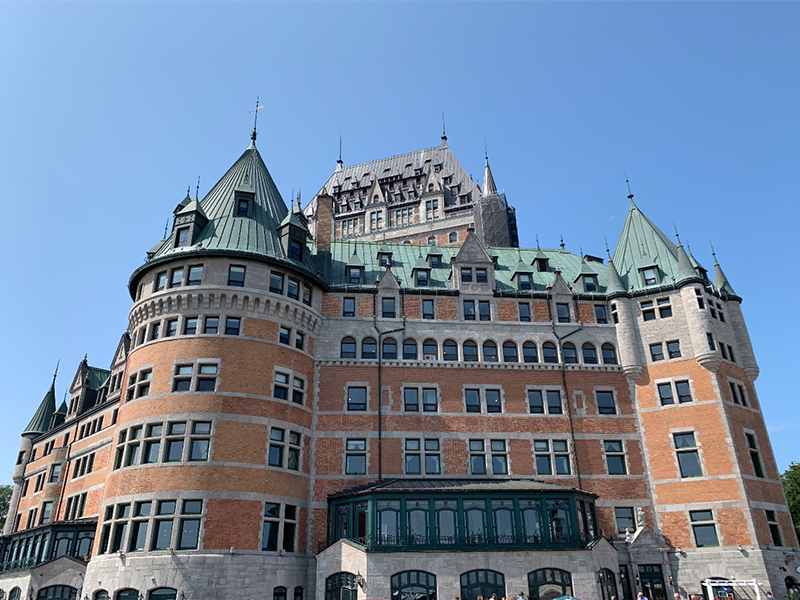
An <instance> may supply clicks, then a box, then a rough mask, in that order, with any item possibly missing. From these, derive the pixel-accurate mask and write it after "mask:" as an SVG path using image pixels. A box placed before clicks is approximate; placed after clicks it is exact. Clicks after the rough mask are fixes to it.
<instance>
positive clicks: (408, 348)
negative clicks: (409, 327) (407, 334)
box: [403, 338, 417, 360]
mask: <svg viewBox="0 0 800 600" xmlns="http://www.w3.org/2000/svg"><path fill="white" fill-rule="evenodd" d="M403 359H404V360H417V340H415V339H414V338H406V339H404V340H403Z"/></svg>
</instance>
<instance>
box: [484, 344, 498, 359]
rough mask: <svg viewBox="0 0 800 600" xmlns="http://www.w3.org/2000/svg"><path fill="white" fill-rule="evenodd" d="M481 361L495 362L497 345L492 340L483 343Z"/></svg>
mask: <svg viewBox="0 0 800 600" xmlns="http://www.w3.org/2000/svg"><path fill="white" fill-rule="evenodd" d="M483 360H484V361H486V362H497V344H495V343H494V342H493V341H492V340H488V341H486V342H483Z"/></svg>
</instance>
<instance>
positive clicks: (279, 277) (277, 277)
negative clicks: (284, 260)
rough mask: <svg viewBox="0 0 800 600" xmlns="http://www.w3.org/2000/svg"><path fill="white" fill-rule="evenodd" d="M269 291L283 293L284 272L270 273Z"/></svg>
mask: <svg viewBox="0 0 800 600" xmlns="http://www.w3.org/2000/svg"><path fill="white" fill-rule="evenodd" d="M269 291H270V292H272V293H273V294H283V274H281V273H270V276H269Z"/></svg>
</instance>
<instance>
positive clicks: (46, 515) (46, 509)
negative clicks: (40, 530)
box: [39, 502, 53, 525]
mask: <svg viewBox="0 0 800 600" xmlns="http://www.w3.org/2000/svg"><path fill="white" fill-rule="evenodd" d="M52 515H53V503H52V502H44V503H43V504H42V518H41V520H40V521H39V525H44V524H45V523H49V522H50V518H51V517H52Z"/></svg>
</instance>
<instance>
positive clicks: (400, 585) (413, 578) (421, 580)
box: [391, 571, 436, 600]
mask: <svg viewBox="0 0 800 600" xmlns="http://www.w3.org/2000/svg"><path fill="white" fill-rule="evenodd" d="M391 583H392V600H408V599H410V598H413V600H436V575H434V574H432V573H427V572H425V571H402V572H400V573H395V574H394V575H392V579H391Z"/></svg>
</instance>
